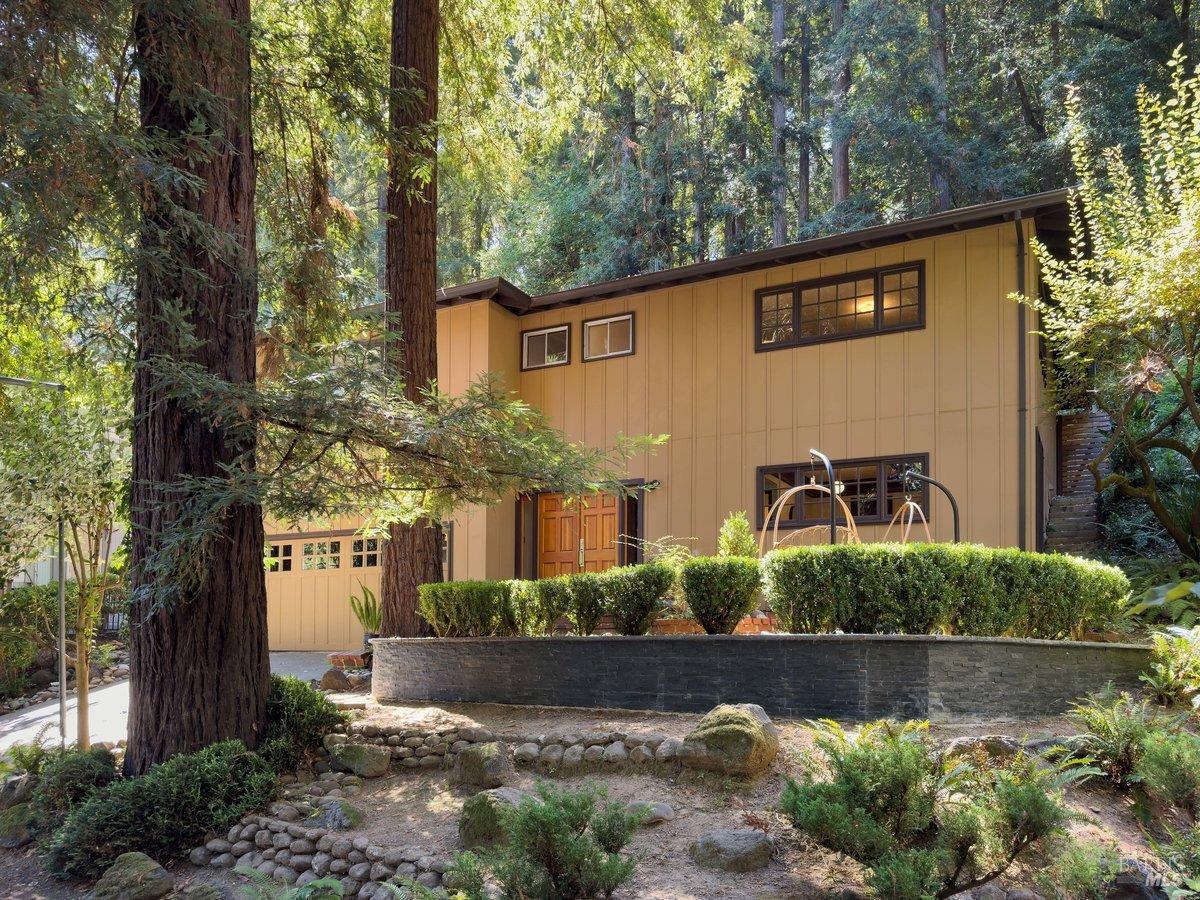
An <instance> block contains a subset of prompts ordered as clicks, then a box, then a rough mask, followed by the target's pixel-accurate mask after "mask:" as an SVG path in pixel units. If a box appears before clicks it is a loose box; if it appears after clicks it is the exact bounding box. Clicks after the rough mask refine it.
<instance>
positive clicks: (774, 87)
mask: <svg viewBox="0 0 1200 900" xmlns="http://www.w3.org/2000/svg"><path fill="white" fill-rule="evenodd" d="M786 23H787V0H773V2H772V3H771V157H772V162H773V163H774V169H773V170H772V172H771V246H773V247H779V246H781V245H783V244H784V243H786V242H787V183H786V180H785V174H784V173H785V172H786V170H787V145H786V142H785V139H784V129H785V128H786V127H787V97H786V96H785V94H784V91H785V90H786V85H785V82H784V75H785V72H784V66H783V63H784V60H783V42H784V39H785V38H786V33H785V25H786Z"/></svg>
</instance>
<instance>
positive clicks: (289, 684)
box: [256, 675, 349, 772]
mask: <svg viewBox="0 0 1200 900" xmlns="http://www.w3.org/2000/svg"><path fill="white" fill-rule="evenodd" d="M348 718H349V716H347V714H346V713H344V712H342V710H340V709H338V708H337V707H336V706H334V705H333V703H332V702H331V701H330V700H329V698H328V697H326V696H325V695H324V694H323V693H321V692H320V691H318V690H316V689H314V688H312V687H310V686H309V685H308V684H307V683H305V682H303V681H301V680H300V679H299V678H293V677H292V676H290V675H272V676H271V693H270V694H268V695H267V729H266V731H265V732H264V733H263V739H262V742H261V743H260V744H259V745H258V749H257V750H256V752H257V753H258V755H259V756H261V757H262V758H263V759H265V760H266V761H267V762H268V763H270V765H271V767H272V768H273V769H275V771H277V772H294V771H295V770H296V767H297V766H299V765H300V763H301V762H302V761H303V760H304V758H305V756H306V755H307V754H308V752H309V751H311V750H312V749H314V748H315V747H316V746H317V745H319V744H320V743H321V738H323V737H324V736H325V735H326V734H328V733H329V732H330V731H333V729H334V726H336V725H339V724H341V723H343V722H345V721H347V720H348Z"/></svg>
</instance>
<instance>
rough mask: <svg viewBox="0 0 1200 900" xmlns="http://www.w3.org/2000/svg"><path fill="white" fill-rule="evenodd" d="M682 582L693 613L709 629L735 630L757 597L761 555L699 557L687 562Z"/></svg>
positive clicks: (712, 632) (725, 632)
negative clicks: (758, 556)
mask: <svg viewBox="0 0 1200 900" xmlns="http://www.w3.org/2000/svg"><path fill="white" fill-rule="evenodd" d="M680 583H681V584H682V585H683V596H684V599H685V600H686V601H687V605H688V607H689V608H690V609H691V611H692V615H694V616H695V617H696V621H697V622H699V623H700V626H701V627H702V628H703V629H704V630H705V631H706V632H707V633H709V634H733V630H734V629H735V628H736V627H737V624H738V622H740V621H741V620H742V617H743V616H745V615H748V614H749V613H750V612H751V611H752V610H753V609H754V605H755V601H756V600H757V599H758V588H759V571H758V559H757V558H753V557H744V556H712V557H697V558H695V559H691V560H688V562H686V563H684V566H683V570H682V572H681V573H680Z"/></svg>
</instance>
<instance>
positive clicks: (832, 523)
mask: <svg viewBox="0 0 1200 900" xmlns="http://www.w3.org/2000/svg"><path fill="white" fill-rule="evenodd" d="M808 458H809V459H812V460H816V459H819V460H821V462H823V463H825V474H826V475H828V476H829V543H831V544H836V543H837V495H838V494H839V493H841V492H840V491H839V490H838V489H837V479H836V478H834V477H833V463H832V462H830V461H829V457H828V456H826V455H825V454H824V453H822V452H821V451H820V450H809V451H808Z"/></svg>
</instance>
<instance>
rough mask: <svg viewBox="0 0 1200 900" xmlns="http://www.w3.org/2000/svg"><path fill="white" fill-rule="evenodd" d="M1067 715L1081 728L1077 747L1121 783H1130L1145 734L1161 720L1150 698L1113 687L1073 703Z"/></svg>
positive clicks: (1140, 753) (1110, 779) (1109, 778)
mask: <svg viewBox="0 0 1200 900" xmlns="http://www.w3.org/2000/svg"><path fill="white" fill-rule="evenodd" d="M1067 717H1068V718H1069V719H1071V721H1072V722H1074V723H1075V724H1076V725H1078V726H1079V727H1080V729H1081V730H1082V734H1080V735H1079V736H1078V737H1077V738H1076V739H1075V741H1074V742H1073V743H1074V747H1075V749H1076V750H1077V751H1078V752H1079V753H1081V754H1082V755H1083V756H1085V757H1088V758H1089V759H1091V760H1092V761H1093V762H1094V764H1095V765H1096V766H1097V767H1099V769H1100V770H1101V771H1102V772H1103V774H1104V775H1105V776H1106V777H1107V778H1108V780H1109V781H1111V782H1112V783H1113V784H1115V785H1118V786H1125V785H1128V784H1130V779H1131V778H1132V776H1133V771H1134V769H1135V768H1136V767H1137V764H1138V761H1139V760H1140V759H1141V758H1142V749H1143V747H1144V746H1145V744H1146V738H1147V737H1148V736H1149V734H1150V733H1151V732H1152V731H1153V730H1154V729H1155V728H1156V727H1157V725H1158V722H1159V717H1158V714H1157V713H1156V712H1155V711H1154V709H1153V708H1151V706H1150V703H1149V701H1146V700H1135V699H1134V698H1133V697H1131V696H1129V694H1125V693H1122V694H1115V693H1113V692H1112V691H1103V692H1101V693H1099V694H1093V695H1092V696H1090V697H1088V698H1087V699H1086V700H1084V701H1083V702H1081V703H1076V704H1074V705H1073V706H1072V707H1071V711H1070V712H1069V713H1067Z"/></svg>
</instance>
